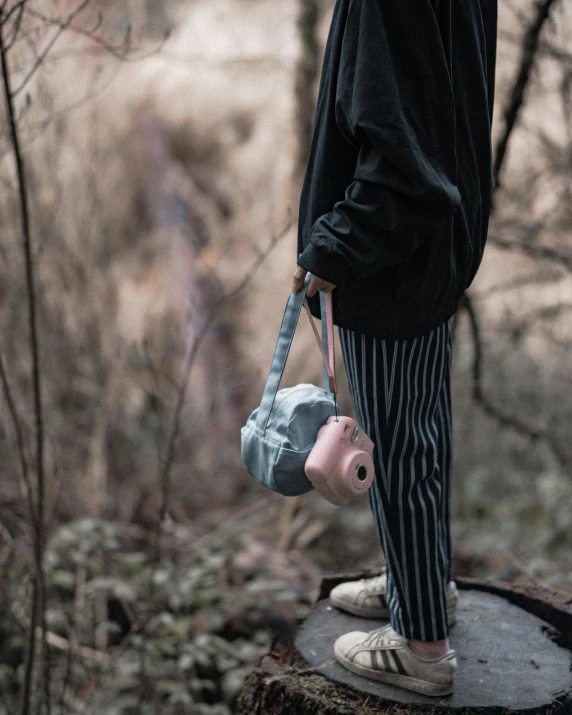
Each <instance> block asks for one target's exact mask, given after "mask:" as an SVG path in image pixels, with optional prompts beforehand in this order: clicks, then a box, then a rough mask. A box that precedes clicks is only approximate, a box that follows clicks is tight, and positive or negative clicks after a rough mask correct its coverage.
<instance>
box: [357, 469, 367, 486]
mask: <svg viewBox="0 0 572 715" xmlns="http://www.w3.org/2000/svg"><path fill="white" fill-rule="evenodd" d="M366 477H367V469H366V468H365V467H360V468H359V469H358V470H357V478H358V479H359V480H360V482H363V481H364V480H365V479H366Z"/></svg>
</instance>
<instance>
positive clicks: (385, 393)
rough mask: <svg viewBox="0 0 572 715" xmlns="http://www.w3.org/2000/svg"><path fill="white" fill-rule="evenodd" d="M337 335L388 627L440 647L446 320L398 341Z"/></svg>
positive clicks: (446, 490) (443, 625)
mask: <svg viewBox="0 0 572 715" xmlns="http://www.w3.org/2000/svg"><path fill="white" fill-rule="evenodd" d="M338 330H339V336H340V343H341V346H342V354H343V357H344V363H345V366H346V372H347V375H348V381H349V387H350V392H351V396H352V399H353V403H354V407H355V411H356V417H357V420H358V422H359V423H360V425H361V426H362V427H363V428H364V430H365V431H366V432H367V434H368V435H369V436H370V437H371V439H372V440H373V442H374V444H375V449H374V452H373V455H372V457H373V460H374V465H375V478H374V482H373V484H372V486H371V488H370V489H369V492H368V494H369V500H370V505H371V508H372V511H373V515H374V518H375V524H376V528H377V533H378V535H379V539H380V542H381V547H382V549H383V553H384V556H385V564H386V567H387V606H388V609H389V618H390V623H391V625H392V627H393V628H395V630H396V631H398V632H399V633H401V635H403V636H405V637H406V638H414V639H416V640H422V641H435V640H441V639H442V638H446V637H447V636H448V634H449V629H448V624H447V604H446V586H447V583H448V582H449V581H450V580H451V578H452V569H451V532H450V510H449V505H450V484H451V464H452V424H451V382H450V377H451V353H452V344H451V338H452V333H451V319H449V320H447V321H445V322H444V323H442V324H441V325H439V326H438V327H437V328H435V329H434V330H433V331H431V332H430V333H427V334H426V335H423V336H420V337H417V338H408V339H401V340H382V339H379V338H374V337H371V336H367V335H363V334H361V333H356V332H354V331H351V330H348V329H346V328H342V327H338Z"/></svg>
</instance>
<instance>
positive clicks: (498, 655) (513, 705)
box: [295, 590, 572, 712]
mask: <svg viewBox="0 0 572 715" xmlns="http://www.w3.org/2000/svg"><path fill="white" fill-rule="evenodd" d="M387 622H388V621H387V620H374V619H369V618H358V617H356V616H352V615H349V614H346V613H344V612H343V611H341V610H339V609H337V608H335V607H333V606H332V605H331V604H330V601H329V599H327V598H326V599H323V600H321V601H319V602H318V604H317V606H316V607H315V609H314V610H313V611H312V613H311V614H310V616H309V617H308V618H307V619H306V621H305V622H304V624H303V625H302V627H301V628H300V630H299V631H298V635H297V636H296V640H295V645H296V648H297V650H298V651H299V652H300V654H301V655H302V656H303V657H304V659H305V660H306V661H307V662H308V663H309V664H310V665H312V666H314V667H315V668H316V672H317V673H320V674H322V675H324V676H325V677H327V678H329V679H330V680H333V681H335V682H338V683H340V684H343V685H349V686H351V687H353V688H356V689H358V690H361V691H362V692H367V693H371V694H372V695H375V696H377V697H379V698H383V699H385V700H390V701H393V702H399V703H408V704H416V703H417V704H428V705H429V704H432V705H437V704H439V705H447V706H449V707H450V708H451V709H456V708H478V707H481V708H485V707H489V708H494V707H497V708H510V709H511V712H525V711H526V710H530V709H531V708H536V709H538V708H542V707H543V706H547V705H549V704H551V703H552V702H553V701H554V700H555V699H557V698H560V697H562V696H563V695H566V694H569V693H572V672H570V662H571V658H570V651H568V650H567V649H566V648H561V647H559V646H558V645H557V644H556V643H554V642H553V641H552V640H551V639H550V638H549V637H547V636H546V635H545V632H544V629H546V628H548V629H549V630H550V624H548V623H546V622H545V621H542V620H541V619H540V618H538V617H537V616H535V615H532V614H531V613H528V612H527V611H525V610H523V609H522V608H519V607H518V606H515V605H513V604H512V603H509V602H508V601H507V600H506V599H504V598H502V597H500V596H497V595H494V594H490V593H484V592H482V591H476V590H463V591H459V605H458V609H457V622H456V623H455V625H453V626H452V628H451V632H450V635H449V642H450V644H451V647H452V648H454V649H455V650H456V652H457V663H458V670H457V679H456V683H455V692H454V693H453V694H452V695H448V696H446V697H443V698H434V697H428V696H425V695H419V694H417V693H413V692H411V691H407V690H404V689H403V688H398V687H395V686H391V685H386V684H385V683H380V682H377V681H374V680H369V679H368V678H363V677H361V676H359V675H356V674H354V673H352V672H351V671H349V670H347V669H346V668H344V667H343V666H341V665H340V664H339V663H338V662H337V661H336V660H335V657H334V641H335V640H336V638H337V637H338V636H340V635H342V634H343V633H347V632H348V631H353V630H360V631H370V630H373V629H374V628H378V627H379V626H382V625H385V624H386V623H387Z"/></svg>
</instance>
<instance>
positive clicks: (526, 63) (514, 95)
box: [491, 0, 558, 210]
mask: <svg viewBox="0 0 572 715" xmlns="http://www.w3.org/2000/svg"><path fill="white" fill-rule="evenodd" d="M557 2H558V0H537V3H536V15H535V17H534V19H533V21H532V22H531V23H530V26H529V28H528V30H527V31H526V33H525V35H524V38H523V44H522V56H521V60H520V67H519V71H518V74H517V78H516V81H515V83H514V85H513V88H512V92H511V93H510V94H509V97H508V102H507V105H506V107H505V109H504V112H503V117H504V124H505V126H504V131H503V132H502V133H501V136H500V137H499V140H498V142H497V145H496V151H495V160H494V164H493V186H494V192H496V191H497V190H498V188H499V187H500V186H501V183H500V173H501V170H502V167H503V164H504V160H505V157H506V153H507V149H508V142H509V139H510V135H511V134H512V132H513V130H514V128H515V126H516V123H517V119H518V115H519V113H520V110H521V109H522V107H523V105H524V99H525V94H526V90H527V88H528V85H529V82H530V75H531V72H532V68H533V65H534V61H535V59H536V55H537V52H538V44H539V37H540V33H541V32H542V28H543V27H544V25H545V23H546V22H547V20H548V18H549V16H550V11H551V10H552V8H553V7H554V6H555V5H556V4H557ZM491 210H494V206H493V208H492V209H491Z"/></svg>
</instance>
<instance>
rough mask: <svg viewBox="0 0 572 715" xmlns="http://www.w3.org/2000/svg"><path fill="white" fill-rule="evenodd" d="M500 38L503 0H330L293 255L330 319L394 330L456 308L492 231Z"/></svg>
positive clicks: (420, 328) (362, 328) (429, 325)
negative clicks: (327, 285)
mask: <svg viewBox="0 0 572 715" xmlns="http://www.w3.org/2000/svg"><path fill="white" fill-rule="evenodd" d="M496 36H497V0H336V4H335V8H334V11H333V16H332V21H331V26H330V31H329V34H328V40H327V44H326V48H325V53H324V60H323V65H322V76H321V80H320V87H319V94H318V103H317V109H316V116H315V120H314V130H313V135H312V143H311V148H310V153H309V157H308V163H307V167H306V175H305V178H304V183H303V187H302V193H301V196H300V206H299V219H298V251H297V253H298V260H297V262H298V264H299V265H301V266H302V267H304V268H305V269H307V270H308V271H310V272H311V273H313V274H315V275H317V276H319V277H321V278H324V279H325V280H327V281H330V282H331V283H334V284H335V285H336V286H337V287H336V288H335V289H334V291H333V293H332V301H333V303H332V305H333V316H334V323H335V324H336V325H340V326H342V327H345V328H349V329H352V330H357V331H359V332H362V333H366V334H371V335H375V336H377V337H380V338H387V339H401V338H408V337H415V336H419V335H422V334H424V333H427V332H428V331H430V330H432V329H433V328H435V327H437V325H439V324H440V323H441V322H443V321H444V320H446V319H448V318H449V317H451V316H452V315H453V314H454V313H455V311H456V310H457V307H458V303H459V300H460V298H461V296H462V294H463V292H464V291H465V289H466V288H467V287H468V286H469V285H470V284H471V282H472V280H473V278H474V276H475V274H476V272H477V269H478V267H479V265H480V263H481V259H482V255H483V251H484V247H485V241H486V237H487V230H488V221H489V213H490V205H491V189H492V156H491V154H492V152H491V123H492V113H493V101H494V82H495V60H496ZM308 302H309V304H310V308H311V312H312V314H313V315H314V316H315V317H316V318H319V317H320V304H319V294H318V293H316V294H315V295H314V296H312V297H311V298H308Z"/></svg>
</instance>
